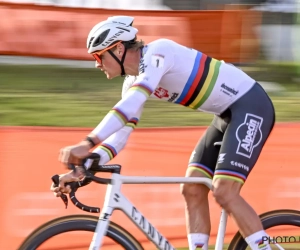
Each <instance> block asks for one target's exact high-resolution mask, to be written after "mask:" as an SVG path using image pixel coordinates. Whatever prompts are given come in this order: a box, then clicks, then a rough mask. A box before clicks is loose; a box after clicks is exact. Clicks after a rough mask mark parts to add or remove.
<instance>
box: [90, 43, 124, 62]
mask: <svg viewBox="0 0 300 250" xmlns="http://www.w3.org/2000/svg"><path fill="white" fill-rule="evenodd" d="M121 42H122V41H119V42H117V43H115V44H113V45H111V46H109V47H107V48H105V49H103V50H99V51H96V52H94V53H92V56H93V57H94V59H95V60H96V61H97V62H98V64H99V66H100V67H101V66H102V58H101V55H102V54H103V53H104V52H105V51H108V50H110V49H111V48H113V47H115V46H117V45H118V44H119V43H121Z"/></svg>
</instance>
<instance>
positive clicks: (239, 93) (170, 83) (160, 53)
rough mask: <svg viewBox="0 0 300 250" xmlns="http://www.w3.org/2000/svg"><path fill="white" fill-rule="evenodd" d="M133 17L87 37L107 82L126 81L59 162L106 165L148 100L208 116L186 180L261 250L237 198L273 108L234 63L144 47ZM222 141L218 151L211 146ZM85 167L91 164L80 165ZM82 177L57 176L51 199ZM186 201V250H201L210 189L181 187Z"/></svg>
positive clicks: (172, 46) (112, 21)
mask: <svg viewBox="0 0 300 250" xmlns="http://www.w3.org/2000/svg"><path fill="white" fill-rule="evenodd" d="M133 20H134V18H133V17H128V16H115V17H110V18H108V19H107V20H105V21H103V22H100V23H98V24H97V25H95V26H94V27H93V28H92V30H91V31H90V33H89V35H88V38H87V49H88V53H90V54H91V55H92V56H93V57H94V58H95V60H96V67H97V68H99V69H101V71H103V72H104V73H105V74H106V76H107V78H108V79H112V78H114V77H117V76H120V75H121V76H124V77H125V76H126V78H125V80H124V83H123V89H122V98H121V100H120V101H119V102H118V103H117V104H116V105H115V106H114V107H113V108H112V109H111V110H110V111H109V112H108V113H107V115H106V116H105V117H104V118H103V119H102V121H101V122H100V123H99V125H97V126H96V127H95V129H94V130H93V131H91V133H90V134H88V135H87V137H86V138H84V139H83V140H82V141H80V142H79V143H78V144H75V145H72V146H68V147H65V148H62V149H61V151H60V156H59V160H60V161H61V162H62V163H64V164H68V163H73V164H77V165H80V162H81V159H83V158H85V157H87V156H89V154H90V153H91V152H90V151H91V149H92V148H94V147H95V146H96V145H98V146H99V147H97V148H96V149H94V151H93V152H97V153H98V154H99V155H100V164H106V163H107V162H108V161H110V160H111V159H112V158H113V157H115V156H116V155H117V154H118V153H119V152H120V151H121V150H122V149H123V148H124V146H125V144H126V142H127V139H128V137H129V135H130V133H131V132H132V131H133V130H134V128H135V126H136V125H137V123H138V121H139V119H140V117H141V114H142V111H143V106H144V104H145V102H146V101H147V99H148V98H149V97H151V98H156V99H160V100H162V101H167V102H172V103H175V104H179V105H183V106H186V107H188V108H191V109H194V110H195V111H201V112H207V113H211V114H214V119H213V121H212V123H211V125H210V126H209V127H208V128H207V130H206V132H205V133H204V135H203V136H202V138H200V140H199V142H198V144H197V145H196V146H195V149H194V151H193V152H192V154H191V157H190V159H189V164H188V168H187V172H186V175H187V176H193V177H208V178H212V181H213V190H212V192H213V196H214V198H215V200H216V202H217V203H218V204H219V205H220V206H221V207H223V208H224V209H225V210H226V211H227V213H228V214H229V215H230V216H231V217H232V218H233V219H234V221H235V222H236V224H237V226H238V228H239V230H240V232H241V234H242V235H243V237H244V238H245V240H246V242H247V243H248V245H249V246H250V247H251V249H255V250H258V249H260V250H267V249H271V248H270V246H269V245H268V244H267V243H265V242H264V244H262V243H261V240H262V237H263V236H267V237H268V235H267V234H266V232H265V231H264V230H263V227H262V224H261V222H260V220H259V217H258V215H257V214H256V212H255V211H254V209H253V208H252V207H251V206H250V205H249V204H248V203H247V202H246V201H245V200H244V199H243V198H242V197H241V196H240V189H241V188H242V186H243V184H244V183H245V181H246V179H247V177H248V176H249V173H250V172H251V170H252V169H253V166H254V165H255V163H256V161H257V159H258V157H259V155H260V152H261V150H262V148H263V146H264V144H265V142H266V140H267V138H268V137H269V135H270V133H271V131H272V129H273V125H274V122H275V112H274V107H273V104H272V102H271V100H270V98H269V97H268V95H267V94H266V92H265V91H264V89H263V88H262V87H261V86H260V84H259V83H257V82H256V81H255V80H254V79H252V78H251V77H249V76H248V75H247V74H245V73H244V72H243V71H241V70H240V69H238V68H236V67H235V66H234V65H231V64H228V63H225V62H223V61H219V60H217V59H215V58H212V57H210V56H208V55H206V54H204V53H202V52H200V51H197V50H195V49H192V48H187V47H185V46H183V45H180V44H178V43H176V42H174V41H171V40H168V39H158V40H155V41H153V42H151V43H149V44H147V45H145V44H144V42H143V41H138V40H137V36H136V35H137V32H138V30H137V29H136V28H134V27H133V26H132V24H133ZM217 141H223V142H222V145H221V146H220V147H216V146H214V143H215V142H217ZM84 166H85V167H86V168H89V167H90V166H91V161H88V162H86V163H85V164H84ZM83 177H84V172H83V171H78V172H77V173H74V172H72V171H71V172H69V173H66V174H63V175H61V176H60V185H59V187H56V188H55V187H54V186H53V184H52V187H51V190H52V191H54V193H55V195H56V196H60V195H61V193H68V192H69V191H70V189H69V187H64V183H66V182H70V181H77V180H78V179H81V178H83ZM181 187H182V189H181V190H182V194H183V196H184V199H185V202H186V219H187V233H188V242H189V249H190V250H194V249H199V247H202V248H200V249H208V241H209V235H210V229H211V228H210V219H209V206H208V192H209V189H208V188H207V187H206V186H205V185H200V184H185V185H182V186H181Z"/></svg>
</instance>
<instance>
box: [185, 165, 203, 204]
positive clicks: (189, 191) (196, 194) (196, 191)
mask: <svg viewBox="0 0 300 250" xmlns="http://www.w3.org/2000/svg"><path fill="white" fill-rule="evenodd" d="M186 176H187V177H207V176H205V175H204V174H203V173H201V172H200V171H196V170H191V169H188V170H187V172H186ZM180 191H181V194H182V195H183V196H184V198H185V199H186V200H189V199H197V200H201V199H207V196H208V192H209V188H208V187H207V186H205V185H203V184H190V183H184V184H181V185H180Z"/></svg>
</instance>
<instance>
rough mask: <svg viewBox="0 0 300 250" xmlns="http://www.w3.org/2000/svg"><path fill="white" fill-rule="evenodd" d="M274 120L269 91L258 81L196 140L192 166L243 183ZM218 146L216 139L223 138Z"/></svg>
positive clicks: (205, 173) (214, 175) (218, 176)
mask: <svg viewBox="0 0 300 250" xmlns="http://www.w3.org/2000/svg"><path fill="white" fill-rule="evenodd" d="M274 122H275V111H274V107H273V104H272V101H271V100H270V98H269V96H268V95H267V93H266V92H265V91H264V89H263V88H262V87H261V86H260V84H259V83H256V84H255V85H254V86H253V87H252V88H251V89H250V90H249V91H248V92H247V93H246V94H245V95H244V96H242V97H241V98H240V99H239V100H237V101H236V102H235V103H234V104H232V105H231V106H230V107H229V108H228V109H227V110H225V111H224V112H223V113H222V114H221V115H219V116H217V115H215V116H214V119H213V121H212V123H211V125H210V126H209V127H208V128H207V130H206V131H205V133H204V134H203V136H202V137H201V138H200V140H199V142H198V143H197V145H196V147H195V149H194V151H193V153H192V155H191V157H190V160H189V165H188V167H189V168H193V169H195V170H198V171H200V172H202V173H203V174H204V175H205V176H207V177H209V178H213V179H215V178H226V179H231V180H235V181H238V182H240V183H242V184H244V182H245V181H246V178H247V177H248V175H249V173H250V172H251V170H252V168H253V167H254V165H255V163H256V161H257V159H258V157H259V155H260V153H261V151H262V148H263V146H264V144H265V142H266V140H267V138H268V137H269V135H270V133H271V131H272V129H273V126H274ZM221 141H222V144H221V146H215V145H214V143H215V142H221Z"/></svg>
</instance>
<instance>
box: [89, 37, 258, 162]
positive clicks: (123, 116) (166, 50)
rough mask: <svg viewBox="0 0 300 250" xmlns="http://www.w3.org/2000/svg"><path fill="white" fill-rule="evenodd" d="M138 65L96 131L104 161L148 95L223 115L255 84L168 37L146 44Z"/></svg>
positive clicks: (117, 148)
mask: <svg viewBox="0 0 300 250" xmlns="http://www.w3.org/2000/svg"><path fill="white" fill-rule="evenodd" d="M139 69H140V72H139V75H138V76H128V77H126V78H125V80H124V83H123V89H122V99H121V100H120V101H119V102H118V103H117V104H116V105H115V106H114V107H113V109H112V110H111V111H109V113H108V114H107V115H106V116H105V117H104V119H103V120H102V121H101V122H100V124H99V125H98V126H97V127H96V128H95V129H94V131H93V133H94V134H97V136H98V137H99V139H100V140H101V141H102V144H101V146H100V147H99V148H98V149H97V152H98V153H99V154H100V155H101V159H102V160H101V162H100V163H101V164H105V163H106V162H107V161H109V160H110V159H112V158H113V157H115V156H116V155H117V153H118V152H119V151H120V150H121V149H122V148H123V147H124V146H125V144H126V141H127V139H128V136H129V134H130V133H131V132H132V130H133V129H134V127H135V125H136V124H137V122H138V121H139V118H140V116H141V114H142V110H143V106H144V104H145V102H146V101H147V99H148V98H149V97H150V98H155V99H159V100H161V101H166V102H172V103H175V104H179V105H183V106H186V107H188V108H191V109H194V110H196V111H202V112H207V113H212V114H217V115H219V114H221V113H222V112H223V111H225V110H226V109H227V108H228V107H229V106H230V105H231V104H233V103H234V102H235V101H236V100H238V99H239V98H240V97H241V96H243V95H244V94H245V93H247V92H248V91H249V90H250V89H251V88H252V86H253V85H254V84H255V80H254V79H252V78H251V77H249V76H248V75H247V74H245V73H244V72H243V71H241V70H240V69H238V68H236V67H235V66H233V65H231V64H227V63H225V62H223V61H219V60H216V59H214V58H211V57H209V56H207V55H205V54H204V53H201V52H199V51H197V50H194V49H191V48H188V47H185V46H182V45H180V44H178V43H176V42H173V41H171V40H167V39H159V40H156V41H154V42H151V43H149V44H148V45H146V46H145V47H144V48H143V50H142V54H141V60H140V68H139ZM104 151H105V154H104V153H103V152H104ZM107 155H108V156H107Z"/></svg>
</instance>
